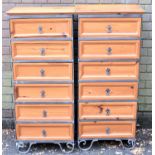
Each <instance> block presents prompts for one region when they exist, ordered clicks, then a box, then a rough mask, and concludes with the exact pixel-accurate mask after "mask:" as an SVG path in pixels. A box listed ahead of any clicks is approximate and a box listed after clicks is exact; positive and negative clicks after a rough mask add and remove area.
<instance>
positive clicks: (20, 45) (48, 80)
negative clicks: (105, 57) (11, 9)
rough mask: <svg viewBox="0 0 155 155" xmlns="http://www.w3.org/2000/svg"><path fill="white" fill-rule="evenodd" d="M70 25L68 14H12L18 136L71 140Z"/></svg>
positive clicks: (71, 74) (11, 27) (71, 72)
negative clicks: (38, 16) (40, 16)
mask: <svg viewBox="0 0 155 155" xmlns="http://www.w3.org/2000/svg"><path fill="white" fill-rule="evenodd" d="M72 30H73V28H72V18H71V17H70V18H48V19H11V20H10V32H11V40H12V42H11V46H12V59H13V62H14V63H13V78H14V83H15V85H14V101H15V103H16V107H15V108H16V123H17V124H16V135H17V140H73V137H74V136H73V135H74V130H73V126H74V125H73V124H74V123H73V121H74V111H73V110H74V102H73V101H74V96H73V92H74V90H73V63H72V62H73V42H72V36H73V34H72ZM34 122H35V123H34Z"/></svg>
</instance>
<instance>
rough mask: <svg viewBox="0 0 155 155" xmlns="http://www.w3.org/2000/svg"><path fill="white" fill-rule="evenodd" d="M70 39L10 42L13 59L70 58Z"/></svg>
mask: <svg viewBox="0 0 155 155" xmlns="http://www.w3.org/2000/svg"><path fill="white" fill-rule="evenodd" d="M72 55H73V53H72V41H24V42H21V41H20V42H13V43H12V58H13V59H14V60H71V59H72Z"/></svg>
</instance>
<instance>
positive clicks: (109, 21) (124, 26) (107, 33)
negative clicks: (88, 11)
mask: <svg viewBox="0 0 155 155" xmlns="http://www.w3.org/2000/svg"><path fill="white" fill-rule="evenodd" d="M79 26H80V27H79V37H140V29H141V18H80V22H79Z"/></svg>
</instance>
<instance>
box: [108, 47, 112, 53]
mask: <svg viewBox="0 0 155 155" xmlns="http://www.w3.org/2000/svg"><path fill="white" fill-rule="evenodd" d="M111 53H112V48H111V47H108V48H107V54H108V55H110V54H111Z"/></svg>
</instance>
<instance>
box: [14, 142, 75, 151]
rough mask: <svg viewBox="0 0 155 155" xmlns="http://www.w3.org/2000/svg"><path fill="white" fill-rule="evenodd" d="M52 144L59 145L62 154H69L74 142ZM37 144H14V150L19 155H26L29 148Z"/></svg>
mask: <svg viewBox="0 0 155 155" xmlns="http://www.w3.org/2000/svg"><path fill="white" fill-rule="evenodd" d="M51 143H53V144H57V145H59V147H60V149H61V151H62V152H63V153H71V152H73V150H74V146H75V144H74V142H51ZM34 144H37V142H16V149H17V150H18V152H19V153H20V154H26V153H28V152H29V151H30V149H31V146H32V145H34ZM62 144H65V145H66V149H65V148H64V147H63V146H62Z"/></svg>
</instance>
